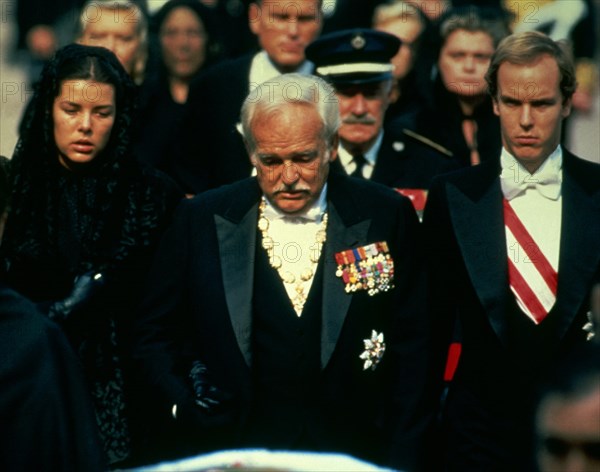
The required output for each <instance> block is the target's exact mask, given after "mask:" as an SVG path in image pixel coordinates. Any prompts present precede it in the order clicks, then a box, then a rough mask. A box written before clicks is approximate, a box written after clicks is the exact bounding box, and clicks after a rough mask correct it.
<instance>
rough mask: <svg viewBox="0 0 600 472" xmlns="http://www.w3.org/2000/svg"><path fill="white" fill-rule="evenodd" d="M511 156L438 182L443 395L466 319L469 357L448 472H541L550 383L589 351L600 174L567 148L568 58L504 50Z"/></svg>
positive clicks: (455, 400)
mask: <svg viewBox="0 0 600 472" xmlns="http://www.w3.org/2000/svg"><path fill="white" fill-rule="evenodd" d="M486 80H487V81H488V85H489V92H490V94H491V96H492V99H493V104H494V111H495V113H496V114H497V115H498V116H499V118H500V126H501V136H502V145H503V149H502V151H501V153H500V155H499V156H494V158H493V159H489V160H488V161H486V162H483V163H482V164H481V165H479V166H476V167H472V168H467V169H464V170H461V171H458V172H455V173H452V174H448V175H447V176H442V177H440V178H438V179H436V181H434V183H433V185H432V188H431V191H430V193H429V199H428V204H427V207H426V210H425V220H424V222H425V229H426V231H427V236H428V237H427V244H428V245H427V247H428V248H429V261H430V263H429V269H430V272H429V273H430V279H431V293H430V294H429V297H430V300H431V301H432V315H433V321H432V322H433V329H434V332H435V337H434V339H435V349H434V352H435V356H436V358H437V362H436V363H435V365H436V366H437V368H435V369H433V374H432V375H433V377H432V378H433V382H434V384H435V385H437V386H438V389H435V390H434V392H439V390H440V388H441V380H442V370H443V365H444V357H445V354H446V352H447V349H448V343H449V340H450V339H451V335H452V330H453V329H454V326H455V321H456V320H457V319H458V320H459V323H460V326H461V328H462V355H461V358H460V361H459V364H458V368H457V371H456V373H455V376H454V379H453V381H452V383H451V385H450V387H449V391H448V394H447V397H446V402H445V405H444V410H443V415H442V417H443V431H444V434H443V437H444V440H445V443H444V446H445V449H446V464H447V467H448V470H460V471H469V470H486V471H494V470H498V471H504V470H532V469H531V467H532V464H531V463H530V462H528V458H530V457H531V454H530V446H531V444H530V439H531V434H530V433H531V423H530V420H531V414H532V409H533V405H532V403H533V397H534V392H535V389H536V388H537V387H538V382H539V379H540V376H542V375H544V373H545V372H546V371H547V370H549V369H551V368H552V366H553V365H555V364H556V361H557V360H558V359H559V358H560V357H561V356H563V355H564V354H565V353H566V352H569V351H570V350H572V349H573V348H574V347H575V346H576V345H578V344H581V343H584V342H585V340H586V332H585V330H584V329H583V328H584V326H585V325H586V323H587V316H588V315H587V313H588V311H589V300H590V297H589V293H590V290H591V287H592V285H593V283H594V281H595V280H596V281H597V280H598V277H599V275H600V166H598V165H597V164H593V163H591V162H587V161H584V160H582V159H580V158H578V157H576V156H574V155H573V154H571V153H570V152H569V151H567V150H566V149H564V148H563V147H562V146H561V145H560V136H561V126H562V121H563V119H564V118H566V117H567V116H568V115H569V113H570V110H571V97H572V94H573V92H574V91H575V86H576V84H575V76H574V69H573V64H572V61H571V59H570V56H569V54H568V52H566V51H565V49H563V47H561V45H560V44H558V43H555V42H554V41H552V40H551V39H549V38H548V37H547V36H545V35H543V34H541V33H522V34H515V35H512V36H510V37H508V38H506V39H505V40H503V41H502V42H501V43H500V45H499V47H498V49H497V51H496V52H495V54H494V56H493V57H492V60H491V64H490V68H489V71H488V73H487V76H486Z"/></svg>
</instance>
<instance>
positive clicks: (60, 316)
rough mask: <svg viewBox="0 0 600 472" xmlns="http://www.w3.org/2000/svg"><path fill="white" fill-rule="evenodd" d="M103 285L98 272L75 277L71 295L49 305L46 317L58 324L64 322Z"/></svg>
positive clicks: (102, 276)
mask: <svg viewBox="0 0 600 472" xmlns="http://www.w3.org/2000/svg"><path fill="white" fill-rule="evenodd" d="M104 284H105V277H104V275H103V274H102V273H100V272H95V271H90V272H86V273H85V274H83V275H79V276H77V277H75V281H74V282H73V290H71V293H70V294H69V295H68V296H67V297H66V298H64V299H63V300H60V301H57V302H54V303H53V304H52V305H50V310H49V312H48V317H49V318H50V319H51V320H54V321H58V322H60V321H65V320H66V319H67V318H69V317H70V316H71V315H73V313H75V312H77V311H79V310H81V309H82V308H83V307H85V306H86V305H87V304H88V303H89V301H90V300H91V299H92V297H93V296H94V295H95V294H96V293H97V292H98V291H99V290H100V289H101V288H102V287H103V286H104Z"/></svg>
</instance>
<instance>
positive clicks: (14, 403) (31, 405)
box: [0, 284, 106, 472]
mask: <svg viewBox="0 0 600 472" xmlns="http://www.w3.org/2000/svg"><path fill="white" fill-rule="evenodd" d="M0 384H1V385H2V389H1V390H0V424H2V427H1V428H0V468H1V469H2V470H7V471H8V470H10V471H27V470H46V471H49V472H61V471H66V470H86V471H90V472H96V471H97V472H100V471H102V470H106V465H105V461H104V455H103V452H102V446H101V444H100V440H99V438H98V430H97V427H96V419H95V416H94V411H93V408H92V403H91V399H90V395H89V391H88V388H87V386H86V384H85V381H84V378H83V372H82V371H81V366H80V365H79V362H78V359H77V356H75V354H74V353H73V351H72V349H71V346H70V345H69V343H68V342H67V340H66V338H65V336H64V334H63V333H62V330H61V329H60V327H59V326H58V325H57V324H55V323H54V322H52V321H50V320H48V319H47V318H46V317H45V316H43V315H42V314H41V313H39V312H38V311H37V310H36V307H35V305H34V304H33V303H31V302H30V301H29V300H27V299H25V298H23V297H21V296H19V295H18V294H17V293H15V292H13V291H12V290H9V289H8V288H6V287H5V286H4V285H3V284H0Z"/></svg>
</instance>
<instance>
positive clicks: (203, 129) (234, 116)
mask: <svg viewBox="0 0 600 472" xmlns="http://www.w3.org/2000/svg"><path fill="white" fill-rule="evenodd" d="M253 58H254V55H253V54H251V55H247V56H243V57H240V58H238V59H234V60H231V61H226V62H223V63H221V64H218V65H216V66H215V67H213V68H212V69H210V70H207V71H206V73H205V74H203V75H202V76H201V77H200V78H199V79H198V80H196V81H194V82H193V83H192V85H191V86H190V92H189V95H188V101H187V102H186V110H185V113H184V118H183V122H182V124H181V132H180V134H179V139H178V141H179V144H178V149H177V150H176V156H175V166H176V169H175V172H176V179H177V181H178V182H179V183H180V185H181V186H182V188H183V189H184V190H185V191H186V192H189V193H194V194H195V193H200V192H202V191H204V190H207V189H209V188H214V187H218V186H219V185H222V184H224V183H231V182H235V181H236V180H240V179H243V178H246V177H249V176H250V172H251V167H252V166H251V165H250V159H249V158H248V154H247V153H246V149H245V148H244V143H243V140H242V137H241V135H240V134H239V133H238V132H237V130H236V128H235V126H236V124H237V123H238V122H239V121H240V109H241V108H242V103H243V102H244V99H245V98H246V96H247V95H248V92H249V90H250V89H249V87H250V79H249V75H250V66H251V65H252V59H253Z"/></svg>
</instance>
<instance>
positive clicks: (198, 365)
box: [189, 361, 231, 414]
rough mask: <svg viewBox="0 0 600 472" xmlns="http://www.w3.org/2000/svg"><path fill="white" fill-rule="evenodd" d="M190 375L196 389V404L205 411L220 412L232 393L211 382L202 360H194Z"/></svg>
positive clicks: (209, 412) (193, 387)
mask: <svg viewBox="0 0 600 472" xmlns="http://www.w3.org/2000/svg"><path fill="white" fill-rule="evenodd" d="M189 377H190V380H191V383H192V389H193V390H194V395H195V401H196V405H197V406H199V407H200V408H202V409H203V410H204V412H205V413H208V414H212V413H216V412H218V410H219V409H220V407H221V406H223V403H225V402H227V401H228V400H230V399H231V398H230V395H228V394H226V393H225V392H222V391H221V390H219V389H218V388H217V387H215V386H214V385H212V384H211V383H210V381H209V376H208V369H207V367H206V366H205V365H204V364H203V363H202V362H200V361H194V362H192V368H191V369H190V373H189Z"/></svg>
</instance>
